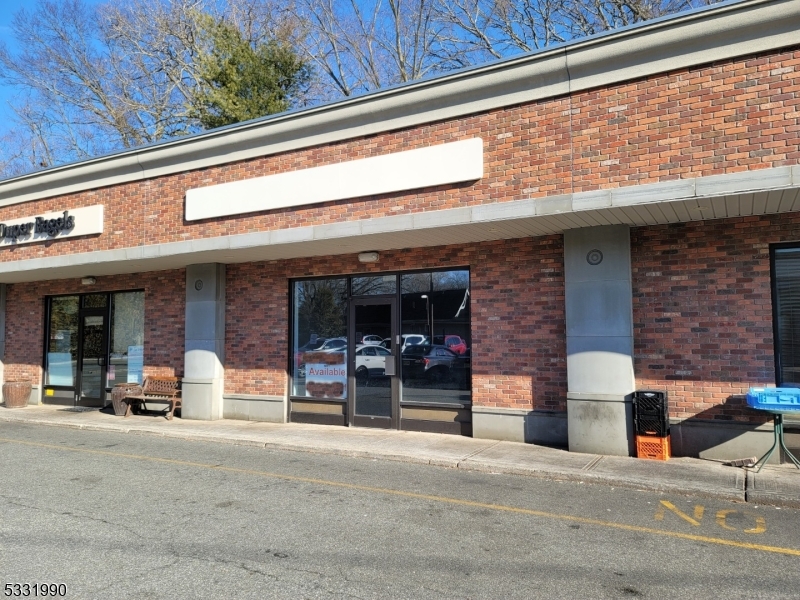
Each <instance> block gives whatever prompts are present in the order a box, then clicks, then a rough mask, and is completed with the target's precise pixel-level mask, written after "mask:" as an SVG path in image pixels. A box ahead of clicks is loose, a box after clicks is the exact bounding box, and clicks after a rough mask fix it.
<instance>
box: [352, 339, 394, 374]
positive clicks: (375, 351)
mask: <svg viewBox="0 0 800 600" xmlns="http://www.w3.org/2000/svg"><path fill="white" fill-rule="evenodd" d="M390 356H392V353H391V352H390V351H389V350H387V349H386V348H383V347H382V346H376V345H374V344H364V345H361V346H356V377H358V378H359V379H366V378H367V377H384V376H385V375H386V360H387V357H390Z"/></svg>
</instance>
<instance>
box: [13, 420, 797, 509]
mask: <svg viewBox="0 0 800 600" xmlns="http://www.w3.org/2000/svg"><path fill="white" fill-rule="evenodd" d="M4 423H26V424H32V425H49V426H57V427H73V428H77V429H87V430H95V431H109V432H118V433H136V434H147V435H159V436H163V437H174V438H179V439H186V440H198V441H210V442H221V443H229V444H242V445H248V446H258V447H263V448H273V449H280V450H293V451H300V452H315V453H321V454H336V455H340V456H354V457H364V458H372V459H379V460H396V461H403V462H413V463H422V464H430V465H438V466H443V467H450V468H457V469H467V470H474V471H484V472H491V473H509V474H515V475H526V476H533V477H543V478H548V479H560V480H569V481H581V482H585V483H601V484H606V485H613V486H620V487H628V488H635V489H642V490H650V491H659V492H671V493H679V494H686V495H698V496H705V497H712V498H722V499H726V500H734V501H741V502H751V503H756V504H769V505H775V506H789V507H795V508H800V470H798V469H796V468H795V467H794V465H791V464H788V465H781V466H772V465H768V466H765V467H764V469H763V470H762V471H761V473H755V472H751V471H748V470H747V469H742V468H736V467H728V466H724V465H723V464H722V463H720V462H716V461H710V460H702V459H695V458H672V459H670V460H669V461H667V462H661V461H653V460H640V459H636V458H626V457H619V456H599V455H593V454H578V453H571V452H567V451H565V450H558V449H554V448H548V447H545V446H535V445H532V444H520V443H515V442H498V441H495V440H476V439H472V438H468V437H460V436H455V435H442V434H432V433H418V432H413V431H393V430H383V429H358V428H347V427H332V426H321V425H304V424H297V423H288V424H278V423H260V422H254V421H235V420H222V421H189V420H183V419H177V418H176V419H174V420H173V421H167V420H166V419H164V418H163V417H160V416H153V415H139V416H131V417H128V418H123V417H117V416H114V415H113V414H110V413H107V412H101V411H99V410H96V409H95V410H85V409H72V408H66V407H61V406H29V407H26V408H20V409H13V410H11V409H9V410H7V409H5V408H0V437H2V433H1V432H2V428H3V424H4Z"/></svg>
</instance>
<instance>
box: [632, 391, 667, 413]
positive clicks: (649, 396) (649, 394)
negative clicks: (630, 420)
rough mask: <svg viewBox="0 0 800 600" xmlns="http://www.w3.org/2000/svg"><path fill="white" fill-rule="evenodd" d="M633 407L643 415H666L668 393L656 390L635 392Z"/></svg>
mask: <svg viewBox="0 0 800 600" xmlns="http://www.w3.org/2000/svg"><path fill="white" fill-rule="evenodd" d="M633 405H634V407H636V410H637V411H638V412H639V413H641V414H662V413H663V414H666V413H667V392H659V391H654V390H639V391H638V392H633Z"/></svg>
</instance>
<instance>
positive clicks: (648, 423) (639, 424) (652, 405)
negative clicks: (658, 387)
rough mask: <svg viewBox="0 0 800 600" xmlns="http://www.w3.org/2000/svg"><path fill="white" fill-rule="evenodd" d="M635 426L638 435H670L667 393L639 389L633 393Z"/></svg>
mask: <svg viewBox="0 0 800 600" xmlns="http://www.w3.org/2000/svg"><path fill="white" fill-rule="evenodd" d="M633 426H634V429H635V430H636V435H649V436H657V437H665V436H667V435H669V414H668V411H667V393H666V392H660V391H655V390H639V391H637V392H634V393H633Z"/></svg>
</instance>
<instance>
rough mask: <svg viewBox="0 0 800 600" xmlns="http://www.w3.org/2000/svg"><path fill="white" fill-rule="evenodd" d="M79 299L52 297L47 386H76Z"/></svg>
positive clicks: (46, 358) (46, 359)
mask: <svg viewBox="0 0 800 600" xmlns="http://www.w3.org/2000/svg"><path fill="white" fill-rule="evenodd" d="M79 299H80V297H79V296H63V297H60V298H50V323H49V332H50V339H49V340H48V341H47V356H46V357H45V362H46V365H47V366H46V374H45V384H46V385H64V386H70V387H71V386H74V385H75V376H76V373H77V368H78V306H79Z"/></svg>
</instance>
